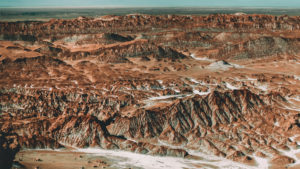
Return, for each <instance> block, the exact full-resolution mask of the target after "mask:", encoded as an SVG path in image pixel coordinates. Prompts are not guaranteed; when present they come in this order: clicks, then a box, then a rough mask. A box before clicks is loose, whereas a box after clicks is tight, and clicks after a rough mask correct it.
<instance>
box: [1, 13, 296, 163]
mask: <svg viewBox="0 0 300 169" xmlns="http://www.w3.org/2000/svg"><path fill="white" fill-rule="evenodd" d="M0 77H1V78H0V157H1V160H2V159H4V158H2V157H5V158H8V159H5V160H3V162H2V161H0V164H1V165H2V164H3V165H2V166H7V168H10V166H11V165H13V167H14V166H19V167H23V168H37V167H38V168H51V166H49V165H54V163H53V164H52V162H50V161H51V160H52V161H53V160H54V161H53V162H57V161H59V164H58V162H57V163H56V164H57V165H56V166H55V168H68V167H66V166H64V164H68V166H69V168H79V167H82V168H94V167H97V168H100V167H105V168H271V169H279V168H289V169H296V168H299V167H300V148H299V144H300V114H299V113H300V16H287V15H282V16H272V15H261V14H251V15H250V14H244V13H236V14H212V15H204V16H202V15H146V14H129V15H121V16H117V15H106V16H101V17H78V18H75V19H51V20H49V21H18V22H4V21H2V22H0ZM7 154H9V156H7ZM50 159H51V160H50ZM74 159H76V160H78V161H76V163H72V162H70V161H72V160H73V161H74ZM47 160H48V163H47ZM63 160H65V162H64V161H63ZM13 161H14V163H13ZM77 165H78V166H77Z"/></svg>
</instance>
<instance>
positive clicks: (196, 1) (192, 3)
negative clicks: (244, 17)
mask: <svg viewBox="0 0 300 169" xmlns="http://www.w3.org/2000/svg"><path fill="white" fill-rule="evenodd" d="M0 7H2V8H3V7H24V8H30V7H33V8H37V7H250V8H255V7H264V8H300V0H0Z"/></svg>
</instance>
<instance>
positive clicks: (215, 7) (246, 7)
mask: <svg viewBox="0 0 300 169" xmlns="http://www.w3.org/2000/svg"><path fill="white" fill-rule="evenodd" d="M55 8H57V9H66V8H68V9H95V8H98V9H101V8H110V9H113V8H195V9H196V8H198V9H204V8H206V9H300V7H287V6H285V7H276V6H274V7H265V6H225V7H224V6H111V5H107V6H105V5H104V6H82V7H79V6H47V7H46V6H34V7H18V6H0V9H55Z"/></svg>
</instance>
